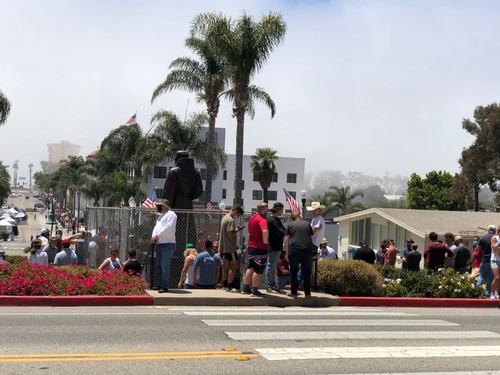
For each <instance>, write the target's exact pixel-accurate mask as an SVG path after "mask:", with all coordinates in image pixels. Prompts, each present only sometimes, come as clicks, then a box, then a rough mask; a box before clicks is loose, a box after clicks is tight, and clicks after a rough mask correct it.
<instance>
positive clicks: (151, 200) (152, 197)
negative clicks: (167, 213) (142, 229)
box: [141, 190, 158, 208]
mask: <svg viewBox="0 0 500 375" xmlns="http://www.w3.org/2000/svg"><path fill="white" fill-rule="evenodd" d="M156 199H158V198H157V196H156V193H155V191H154V190H153V191H152V192H151V194H149V197H147V198H146V200H145V201H144V203H142V204H141V207H146V208H155V202H156Z"/></svg>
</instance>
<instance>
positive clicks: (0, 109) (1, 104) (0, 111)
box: [0, 90, 10, 125]
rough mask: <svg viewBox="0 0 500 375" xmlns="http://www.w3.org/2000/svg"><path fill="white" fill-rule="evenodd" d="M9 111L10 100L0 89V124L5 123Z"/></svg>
mask: <svg viewBox="0 0 500 375" xmlns="http://www.w3.org/2000/svg"><path fill="white" fill-rule="evenodd" d="M9 113H10V102H9V99H7V97H6V96H5V95H4V93H3V92H2V91H1V90H0V125H3V124H5V122H6V121H7V117H9Z"/></svg>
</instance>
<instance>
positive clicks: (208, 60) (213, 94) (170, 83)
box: [151, 31, 227, 204]
mask: <svg viewBox="0 0 500 375" xmlns="http://www.w3.org/2000/svg"><path fill="white" fill-rule="evenodd" d="M186 46H188V47H189V48H190V49H191V50H193V51H194V52H195V54H196V55H197V56H198V60H195V59H191V58H189V57H181V58H178V59H175V60H174V61H172V63H171V64H170V67H169V69H172V70H171V72H170V73H169V74H168V75H167V77H166V78H165V80H164V81H163V82H162V83H161V84H160V85H159V86H158V87H157V88H156V89H155V91H154V92H153V96H152V98H151V102H154V100H155V99H156V98H157V97H158V96H159V95H161V94H163V93H166V92H168V91H172V90H177V89H180V90H186V91H189V92H193V93H195V94H196V100H197V102H204V103H205V105H206V108H207V113H208V116H209V117H208V137H207V147H206V149H207V154H206V160H205V163H206V181H205V192H204V194H205V204H207V203H208V202H210V201H211V200H212V181H213V179H214V177H215V176H216V171H217V170H216V169H215V165H216V164H215V161H214V146H215V123H216V118H217V115H218V113H219V106H220V98H221V97H222V96H223V95H224V93H225V92H224V90H225V88H226V85H227V76H226V73H225V70H224V64H223V62H222V59H221V58H220V56H219V55H217V54H216V53H215V50H214V48H212V46H211V45H210V43H209V41H208V40H207V39H206V38H203V37H201V38H200V37H197V36H195V32H194V31H192V32H191V36H190V37H189V38H188V39H186Z"/></svg>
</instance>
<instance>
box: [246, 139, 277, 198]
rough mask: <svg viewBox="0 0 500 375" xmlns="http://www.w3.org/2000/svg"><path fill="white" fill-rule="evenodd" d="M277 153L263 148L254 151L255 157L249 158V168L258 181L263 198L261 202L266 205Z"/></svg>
mask: <svg viewBox="0 0 500 375" xmlns="http://www.w3.org/2000/svg"><path fill="white" fill-rule="evenodd" d="M277 153H278V151H276V150H273V149H271V148H269V147H264V148H258V149H257V150H255V155H252V156H251V159H252V161H251V163H250V168H251V169H252V173H253V174H254V175H255V176H257V178H258V180H259V184H260V186H261V187H262V192H263V196H264V199H263V201H264V202H266V203H267V202H268V201H269V187H270V186H271V182H273V176H274V173H275V172H276V165H275V164H274V162H275V161H276V160H278V156H277V155H276V154H277Z"/></svg>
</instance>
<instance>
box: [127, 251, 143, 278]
mask: <svg viewBox="0 0 500 375" xmlns="http://www.w3.org/2000/svg"><path fill="white" fill-rule="evenodd" d="M127 253H128V259H127V260H126V261H125V262H124V263H123V272H125V273H129V274H132V275H134V276H139V277H140V276H141V272H142V264H141V262H139V261H138V260H137V259H136V257H137V252H136V251H135V250H134V249H129V251H128V252H127Z"/></svg>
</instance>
